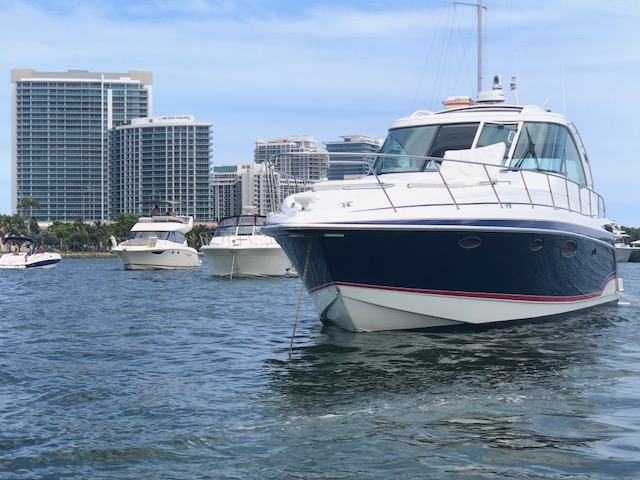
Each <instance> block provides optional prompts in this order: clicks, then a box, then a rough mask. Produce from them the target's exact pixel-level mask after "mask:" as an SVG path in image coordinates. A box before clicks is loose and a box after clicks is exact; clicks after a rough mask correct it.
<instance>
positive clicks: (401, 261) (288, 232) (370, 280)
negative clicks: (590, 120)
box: [264, 77, 621, 331]
mask: <svg viewBox="0 0 640 480" xmlns="http://www.w3.org/2000/svg"><path fill="white" fill-rule="evenodd" d="M503 100H504V95H503V93H502V89H501V86H500V79H499V77H495V78H494V89H493V91H489V92H483V93H482V94H480V95H479V96H478V99H477V100H471V99H469V98H467V97H464V98H452V99H450V100H449V101H448V102H445V105H446V108H445V109H444V110H442V111H438V112H429V111H418V112H416V113H414V114H413V115H411V116H409V117H407V118H402V119H399V120H397V121H395V122H394V123H393V124H392V125H391V127H390V129H389V132H388V136H387V138H386V141H385V143H384V145H383V147H382V148H381V151H380V152H379V153H378V154H375V155H370V154H369V155H367V156H366V158H365V160H366V161H368V162H369V164H370V165H371V174H369V175H367V176H365V177H363V178H360V179H356V180H343V181H327V182H321V183H318V184H316V185H315V186H314V187H313V188H312V189H311V190H310V191H307V192H303V193H298V194H294V195H291V196H289V197H288V198H287V199H286V200H285V201H284V202H283V203H282V205H281V207H280V209H279V210H278V211H277V212H274V213H272V214H271V215H270V216H269V217H268V220H267V226H266V227H265V228H264V231H265V232H266V233H268V234H269V235H272V236H273V237H275V238H276V240H277V241H278V243H279V244H280V245H281V246H282V248H283V249H284V251H285V253H286V254H287V255H288V257H289V258H290V259H291V261H292V263H293V265H294V267H295V268H296V269H297V271H298V272H299V274H300V276H301V277H302V278H303V280H304V282H305V287H306V289H307V292H308V293H309V295H310V297H311V298H312V299H313V302H314V305H315V308H316V310H317V312H318V315H319V316H320V318H321V320H322V321H324V322H328V323H333V324H336V325H338V326H340V327H342V328H344V329H347V330H352V331H376V330H396V329H419V328H428V327H439V326H451V325H462V324H486V323H493V322H504V321H512V320H524V319H534V318H542V317H548V316H554V315H558V314H564V313H567V312H574V311H578V310H582V309H586V308H589V307H593V306H596V305H600V304H604V303H608V302H616V301H617V300H618V298H619V295H620V287H621V280H620V281H619V279H618V277H617V264H616V255H615V247H614V236H613V234H612V232H611V223H612V222H611V220H608V219H607V218H606V216H605V204H604V200H603V199H602V197H601V196H600V195H599V194H598V193H596V191H595V190H594V184H593V180H592V176H591V170H590V166H589V161H588V158H587V155H586V153H585V150H584V147H583V143H582V141H581V140H580V137H579V136H578V134H577V131H576V129H575V128H574V126H573V124H572V123H570V122H569V121H568V120H567V119H566V118H565V117H564V116H562V115H559V114H556V113H552V112H549V111H546V110H544V109H542V108H539V107H535V106H516V105H507V104H505V103H503ZM619 284H620V285H619Z"/></svg>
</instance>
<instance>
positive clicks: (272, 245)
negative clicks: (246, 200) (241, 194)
mask: <svg viewBox="0 0 640 480" xmlns="http://www.w3.org/2000/svg"><path fill="white" fill-rule="evenodd" d="M244 211H245V213H246V212H247V211H248V210H247V207H245V209H244ZM265 220H266V217H265V216H264V215H257V214H255V213H253V214H245V215H237V216H234V217H227V218H223V219H222V220H220V222H219V223H218V227H217V228H216V230H215V232H214V233H213V237H212V238H211V241H210V242H209V245H205V246H203V247H202V248H201V249H200V250H201V251H202V253H203V254H204V255H205V257H207V262H208V263H209V268H210V269H211V274H212V275H214V276H216V277H229V278H233V277H282V276H286V275H287V274H288V272H291V268H292V265H291V261H290V260H289V259H288V258H287V256H286V255H285V253H284V251H283V250H282V248H281V247H280V245H278V243H277V242H276V241H275V240H274V239H273V238H272V237H269V236H267V235H265V234H264V233H262V226H263V225H264V223H265Z"/></svg>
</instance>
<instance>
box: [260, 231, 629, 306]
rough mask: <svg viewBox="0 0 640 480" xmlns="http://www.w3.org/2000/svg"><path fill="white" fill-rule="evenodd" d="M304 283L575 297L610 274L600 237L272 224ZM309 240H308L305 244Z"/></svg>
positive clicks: (611, 260)
mask: <svg viewBox="0 0 640 480" xmlns="http://www.w3.org/2000/svg"><path fill="white" fill-rule="evenodd" d="M270 234H272V235H274V236H275V237H276V239H277V241H278V243H279V244H280V245H281V246H282V248H283V250H284V251H285V253H286V254H287V255H288V256H289V258H290V259H291V261H292V263H293V265H294V266H295V268H296V269H297V270H298V273H299V274H300V275H301V276H302V274H303V272H304V268H305V262H306V259H307V254H308V253H309V266H308V273H307V277H306V288H307V290H308V291H310V292H314V291H317V290H319V289H322V288H324V287H327V286H330V285H340V284H348V285H357V286H363V287H372V288H382V289H391V290H406V291H417V292H423V293H436V294H448V295H458V296H471V297H474V296H477V297H493V298H505V299H516V300H517V299H523V300H524V299H527V300H539V301H552V302H553V301H556V302H558V301H559V302H562V301H574V300H581V299H586V298H592V297H596V296H598V295H600V294H601V293H602V291H603V289H604V287H605V285H606V284H607V283H608V282H610V281H611V280H612V279H614V278H615V276H616V263H615V249H614V247H613V245H612V244H609V243H607V240H608V239H606V233H605V235H603V236H604V237H605V238H594V237H588V236H585V235H584V234H578V233H571V232H568V233H565V232H558V231H549V230H540V231H539V232H536V231H531V229H528V230H522V229H517V228H516V229H505V230H502V231H496V230H493V231H492V230H487V231H477V230H470V229H467V228H464V227H462V226H461V227H460V228H457V229H455V228H454V229H452V228H451V226H449V227H448V228H446V229H437V228H433V227H431V228H425V229H416V230H402V229H398V230H389V229H375V227H373V229H368V230H366V231H364V230H359V229H352V230H349V229H335V230H331V229H319V228H318V229H311V228H304V229H275V230H272V231H271V232H270ZM309 242H311V247H310V250H309V251H308V248H309Z"/></svg>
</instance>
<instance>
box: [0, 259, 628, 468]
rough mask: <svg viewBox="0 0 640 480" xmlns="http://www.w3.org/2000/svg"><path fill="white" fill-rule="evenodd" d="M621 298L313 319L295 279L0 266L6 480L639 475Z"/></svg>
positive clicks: (0, 423) (111, 263) (106, 266)
mask: <svg viewBox="0 0 640 480" xmlns="http://www.w3.org/2000/svg"><path fill="white" fill-rule="evenodd" d="M620 270H621V274H622V275H623V276H624V278H625V282H626V283H625V286H626V289H627V291H626V292H625V296H624V298H623V301H622V303H621V305H620V306H618V307H604V308H600V309H598V310H596V311H592V312H590V313H588V314H582V315H578V316H575V317H573V318H567V319H565V320H563V321H560V322H556V323H535V324H527V325H517V326H509V327H505V328H495V329H484V330H481V331H467V332H448V333H446V332H437V333H433V332H431V333H406V332H396V333H372V334H353V333H348V332H344V331H341V330H338V329H336V328H324V329H323V328H322V326H321V324H320V322H319V321H318V320H317V317H316V315H315V311H314V310H313V307H312V305H311V302H310V300H309V299H308V297H307V296H306V294H305V295H304V297H303V301H302V304H301V310H300V320H299V324H298V327H297V331H296V337H295V341H294V344H293V351H292V356H291V359H289V356H288V351H289V343H290V338H291V332H292V328H293V324H294V319H295V315H296V309H297V305H298V296H299V287H300V283H299V280H297V279H254V280H232V281H228V280H220V279H214V278H212V277H210V276H209V274H208V273H209V272H208V267H207V265H206V260H205V262H204V264H203V266H202V268H201V269H199V270H197V271H181V272H129V271H124V270H122V269H121V267H120V264H119V263H118V260H116V259H64V260H63V261H62V262H61V263H60V264H59V265H58V267H57V268H55V269H52V270H48V271H47V270H41V271H28V272H25V271H22V272H21V271H0V286H1V287H2V292H3V293H2V297H0V319H1V320H0V478H2V479H4V478H7V479H30V480H31V479H163V480H165V479H289V478H290V479H361V478H367V479H385V480H387V479H389V478H394V479H396V478H397V479H413V478H415V479H424V478H434V479H448V478H452V479H453V478H455V479H461V478H463V479H466V478H469V479H495V478H542V479H558V478H561V479H568V478H570V479H596V478H598V479H600V478H603V479H614V478H615V479H620V478H640V473H638V472H640V264H623V265H621V267H620Z"/></svg>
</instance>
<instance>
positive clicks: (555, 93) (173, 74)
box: [0, 0, 640, 227]
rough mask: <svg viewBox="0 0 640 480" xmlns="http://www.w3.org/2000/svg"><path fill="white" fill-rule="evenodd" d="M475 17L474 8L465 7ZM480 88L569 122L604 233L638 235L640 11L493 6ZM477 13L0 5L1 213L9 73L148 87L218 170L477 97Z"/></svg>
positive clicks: (350, 5)
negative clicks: (499, 84) (262, 153)
mask: <svg viewBox="0 0 640 480" xmlns="http://www.w3.org/2000/svg"><path fill="white" fill-rule="evenodd" d="M467 3H471V2H467ZM483 3H484V5H485V6H486V7H487V11H486V12H487V16H486V22H485V25H486V32H485V47H486V48H485V61H484V69H485V79H486V81H485V87H488V86H489V79H490V78H491V76H492V75H494V74H501V75H502V78H503V85H504V86H505V89H506V90H508V85H509V81H510V78H511V76H512V75H515V76H516V77H517V82H518V88H517V93H518V99H519V101H520V103H521V104H538V105H544V106H545V108H548V109H551V110H553V111H557V112H561V113H565V114H566V115H567V116H568V117H569V118H570V119H571V120H572V121H573V122H574V123H575V124H576V126H577V128H578V130H579V131H580V134H581V136H582V138H583V140H584V143H585V145H586V148H587V151H588V153H589V158H590V160H591V168H592V172H593V176H594V182H595V186H596V190H597V191H598V192H599V193H600V194H601V195H603V196H604V198H605V201H606V205H607V214H608V216H609V218H611V219H613V220H616V221H618V222H619V223H621V224H623V225H626V226H631V227H640V206H639V204H640V201H639V200H640V197H639V196H638V193H637V190H636V189H638V188H639V187H640V166H638V161H637V159H636V157H637V147H635V148H634V147H633V145H634V142H636V141H637V139H638V137H639V135H638V133H637V127H638V126H639V124H640V121H639V120H638V113H637V110H638V106H639V103H640V100H639V97H638V86H639V85H640V48H638V46H639V45H640V2H637V1H636V0H610V1H607V2H602V1H595V0H484V2H483ZM475 25H476V16H475V9H474V8H473V7H469V6H465V5H461V4H458V5H456V6H453V2H452V1H451V0H400V1H394V2H390V1H382V0H379V1H376V0H362V1H361V0H318V1H304V0H280V1H275V0H219V1H209V0H181V1H174V0H172V1H169V0H146V1H135V0H112V1H98V0H84V1H79V0H78V1H71V0H69V1H65V0H62V1H60V0H56V1H46V2H45V1H29V0H25V1H11V0H0V51H1V52H2V55H0V64H1V66H2V68H1V71H4V72H5V81H4V82H0V214H8V213H11V212H10V209H11V201H10V182H11V178H10V177H11V170H10V164H11V158H10V156H11V144H10V141H11V137H10V114H11V112H10V100H11V98H10V71H11V69H12V68H35V69H36V70H38V71H66V70H69V69H82V70H90V71H96V72H102V71H103V72H127V71H128V70H151V71H152V72H153V114H154V115H155V116H160V115H183V114H191V115H195V116H196V118H197V119H198V120H200V121H207V122H210V123H212V125H213V130H212V132H213V139H212V144H213V159H212V163H213V165H228V164H237V163H249V162H251V161H252V159H253V148H254V144H255V141H256V140H257V139H271V138H278V137H285V136H290V135H312V136H313V137H314V138H315V140H316V141H317V142H318V144H319V145H320V146H322V145H323V142H326V141H335V140H339V137H340V136H341V135H348V134H356V133H359V134H364V135H371V136H375V137H384V136H385V134H386V130H387V127H388V126H389V124H390V123H391V122H392V121H393V120H394V119H396V118H398V117H402V116H405V115H408V114H409V113H411V112H412V111H413V110H416V109H422V108H426V109H430V110H436V109H440V108H441V103H440V102H441V101H442V100H443V99H444V98H445V97H446V96H448V95H474V94H475V90H476V73H475V71H476V55H475V35H476V33H475V32H476V30H475Z"/></svg>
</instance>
